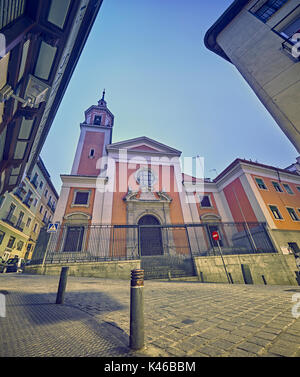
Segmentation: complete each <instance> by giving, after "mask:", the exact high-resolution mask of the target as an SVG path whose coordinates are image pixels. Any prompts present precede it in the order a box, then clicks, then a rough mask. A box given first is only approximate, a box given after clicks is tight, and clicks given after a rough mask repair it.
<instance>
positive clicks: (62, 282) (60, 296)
mask: <svg viewBox="0 0 300 377" xmlns="http://www.w3.org/2000/svg"><path fill="white" fill-rule="evenodd" d="M68 271H69V267H62V269H61V272H60V279H59V285H58V290H57V295H56V304H63V303H64V296H65V290H66V285H67V278H68Z"/></svg>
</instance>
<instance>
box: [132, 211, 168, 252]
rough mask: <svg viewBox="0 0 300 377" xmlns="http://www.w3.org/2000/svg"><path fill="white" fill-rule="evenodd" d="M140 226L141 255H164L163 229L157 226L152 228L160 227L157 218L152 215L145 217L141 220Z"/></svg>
mask: <svg viewBox="0 0 300 377" xmlns="http://www.w3.org/2000/svg"><path fill="white" fill-rule="evenodd" d="M138 225H140V227H139V231H140V250H141V255H142V256H148V255H162V254H163V244H162V236H161V228H160V227H157V226H154V227H151V225H160V223H159V221H158V220H157V218H156V217H154V216H152V215H145V216H143V217H141V218H140V220H139V222H138ZM143 225H144V226H143Z"/></svg>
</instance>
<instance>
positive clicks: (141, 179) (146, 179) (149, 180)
mask: <svg viewBox="0 0 300 377" xmlns="http://www.w3.org/2000/svg"><path fill="white" fill-rule="evenodd" d="M136 180H137V182H138V184H139V185H140V186H142V187H152V186H153V185H154V183H155V175H154V174H153V173H152V171H151V170H149V169H143V170H140V171H138V173H137V176H136Z"/></svg>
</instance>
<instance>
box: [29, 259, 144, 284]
mask: <svg viewBox="0 0 300 377" xmlns="http://www.w3.org/2000/svg"><path fill="white" fill-rule="evenodd" d="M63 266H68V267H69V273H68V275H69V276H78V277H79V276H81V277H83V276H85V277H96V278H106V279H124V280H130V277H131V270H134V269H136V268H140V266H141V262H140V261H139V260H126V261H108V262H91V263H55V264H46V265H45V266H44V269H43V268H42V266H41V265H33V266H26V268H25V271H24V272H25V273H28V274H39V275H60V272H61V268H62V267H63Z"/></svg>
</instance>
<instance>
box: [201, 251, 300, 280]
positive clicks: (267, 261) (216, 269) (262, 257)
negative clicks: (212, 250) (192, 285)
mask: <svg viewBox="0 0 300 377" xmlns="http://www.w3.org/2000/svg"><path fill="white" fill-rule="evenodd" d="M223 259H224V262H225V265H226V269H227V272H228V273H230V275H231V277H232V280H233V283H237V284H244V283H245V281H244V278H243V273H242V268H241V265H242V264H244V265H248V267H249V269H250V272H251V276H252V280H253V284H265V283H264V280H263V277H262V276H264V279H265V281H266V283H267V284H268V285H298V283H297V280H296V274H295V272H296V271H298V269H297V266H296V262H295V257H294V255H282V254H256V255H253V254H248V255H227V256H225V255H224V256H223ZM195 266H196V270H197V274H198V277H199V280H200V281H204V282H210V283H212V282H214V283H228V280H227V276H226V273H225V269H224V265H223V262H222V258H221V257H220V256H210V257H195Z"/></svg>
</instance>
